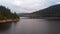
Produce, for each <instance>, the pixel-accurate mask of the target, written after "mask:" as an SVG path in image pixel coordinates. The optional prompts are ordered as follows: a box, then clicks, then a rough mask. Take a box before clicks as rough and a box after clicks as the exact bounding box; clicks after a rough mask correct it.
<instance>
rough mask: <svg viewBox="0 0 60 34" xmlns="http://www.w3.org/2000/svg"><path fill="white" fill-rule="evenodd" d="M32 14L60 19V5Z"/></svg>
mask: <svg viewBox="0 0 60 34" xmlns="http://www.w3.org/2000/svg"><path fill="white" fill-rule="evenodd" d="M32 14H36V15H39V16H40V17H60V4H57V5H53V6H50V7H48V8H46V9H43V10H39V11H36V12H33V13H32Z"/></svg>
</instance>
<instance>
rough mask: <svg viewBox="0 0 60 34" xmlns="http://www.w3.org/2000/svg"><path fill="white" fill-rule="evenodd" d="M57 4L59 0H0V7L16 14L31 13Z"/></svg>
mask: <svg viewBox="0 0 60 34" xmlns="http://www.w3.org/2000/svg"><path fill="white" fill-rule="evenodd" d="M59 3H60V0H0V5H3V6H6V7H8V8H9V9H11V10H12V12H14V11H15V12H17V13H31V12H35V11H37V10H41V9H44V8H46V7H49V6H51V5H54V4H59Z"/></svg>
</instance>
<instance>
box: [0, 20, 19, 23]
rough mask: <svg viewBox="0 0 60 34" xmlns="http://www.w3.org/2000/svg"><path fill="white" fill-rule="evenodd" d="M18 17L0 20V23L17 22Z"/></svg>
mask: <svg viewBox="0 0 60 34" xmlns="http://www.w3.org/2000/svg"><path fill="white" fill-rule="evenodd" d="M18 21H19V19H7V20H0V23H6V22H18Z"/></svg>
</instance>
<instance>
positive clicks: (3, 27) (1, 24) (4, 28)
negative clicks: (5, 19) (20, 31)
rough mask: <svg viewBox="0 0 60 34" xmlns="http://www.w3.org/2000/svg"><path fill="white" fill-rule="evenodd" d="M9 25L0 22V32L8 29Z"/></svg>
mask: <svg viewBox="0 0 60 34" xmlns="http://www.w3.org/2000/svg"><path fill="white" fill-rule="evenodd" d="M10 26H11V23H0V32H1V31H5V30H8V29H9V28H10Z"/></svg>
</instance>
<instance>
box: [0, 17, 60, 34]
mask: <svg viewBox="0 0 60 34" xmlns="http://www.w3.org/2000/svg"><path fill="white" fill-rule="evenodd" d="M0 34H60V20H47V19H24V18H21V19H20V21H19V22H17V23H15V22H13V23H7V24H0Z"/></svg>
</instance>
